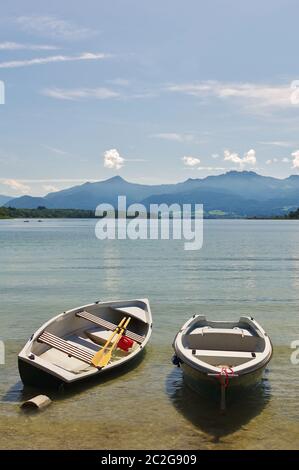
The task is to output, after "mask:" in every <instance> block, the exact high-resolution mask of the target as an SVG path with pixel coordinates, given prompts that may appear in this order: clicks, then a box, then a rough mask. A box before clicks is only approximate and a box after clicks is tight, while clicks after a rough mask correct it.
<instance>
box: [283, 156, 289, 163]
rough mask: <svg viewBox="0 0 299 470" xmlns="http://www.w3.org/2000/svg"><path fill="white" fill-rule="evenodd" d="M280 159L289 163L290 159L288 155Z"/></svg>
mask: <svg viewBox="0 0 299 470" xmlns="http://www.w3.org/2000/svg"><path fill="white" fill-rule="evenodd" d="M281 161H282V162H283V163H289V161H290V159H289V158H288V157H284V158H283V159H282V160H281Z"/></svg>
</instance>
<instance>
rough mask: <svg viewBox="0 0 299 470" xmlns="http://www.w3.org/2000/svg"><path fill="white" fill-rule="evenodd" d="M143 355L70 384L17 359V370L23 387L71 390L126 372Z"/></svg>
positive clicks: (142, 354) (142, 355) (140, 354)
mask: <svg viewBox="0 0 299 470" xmlns="http://www.w3.org/2000/svg"><path fill="white" fill-rule="evenodd" d="M144 354H145V349H144V350H141V351H140V353H139V354H138V355H137V356H134V357H132V358H130V359H129V360H128V361H127V362H125V363H123V364H121V365H119V366H117V367H115V368H114V369H106V370H105V369H102V370H98V371H97V372H96V373H95V374H94V375H91V376H86V377H83V378H80V379H79V380H74V381H72V382H66V381H64V380H63V379H62V378H61V377H57V376H55V375H53V374H52V373H51V372H48V371H46V370H43V369H40V368H39V367H36V366H35V365H33V364H31V363H29V362H27V361H24V360H23V359H21V358H18V368H19V374H20V377H21V380H22V382H23V384H24V386H28V387H34V388H39V389H44V390H50V389H52V390H59V389H73V388H75V387H78V386H80V385H81V384H82V385H83V384H87V383H89V382H96V383H98V382H100V381H103V380H104V379H108V378H110V377H114V376H117V375H120V374H123V373H125V372H128V371H129V370H130V369H131V368H132V367H135V366H136V365H138V363H139V362H140V361H142V359H143V357H144Z"/></svg>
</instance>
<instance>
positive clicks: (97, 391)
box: [0, 220, 299, 449]
mask: <svg viewBox="0 0 299 470" xmlns="http://www.w3.org/2000/svg"><path fill="white" fill-rule="evenodd" d="M94 227H95V220H47V221H43V222H42V223H38V221H36V220H33V221H30V222H29V223H24V222H23V221H22V220H12V221H0V243H1V251H0V266H1V270H0V299H1V303H0V311H1V327H0V339H1V340H2V341H4V342H5V348H6V363H5V365H0V374H1V375H0V447H1V448H30V449H40V448H50V449H51V448H63V449H73V448H85V449H90V448H98V449H125V448H130V449H138V448H141V449H142V448H147V449H151V448H153V449H279V448H287V449H299V406H298V395H299V365H297V366H296V365H292V364H291V362H290V356H291V353H292V349H291V348H290V343H291V342H292V341H294V340H299V222H297V221H254V220H252V221H249V220H248V221H246V220H209V221H205V222H204V244H203V248H202V249H201V250H199V251H184V249H183V242H182V241H147V240H145V241H130V240H123V241H99V240H97V238H96V237H95V234H94ZM138 297H139V298H142V297H148V298H149V300H150V304H151V308H152V314H153V319H154V330H153V334H152V338H151V341H150V343H149V345H148V347H147V351H146V354H145V357H144V358H143V360H142V361H141V362H140V363H139V364H138V365H137V366H136V368H133V369H130V370H128V371H127V372H126V373H124V374H123V375H121V376H118V377H114V378H110V379H109V380H105V381H104V382H103V383H100V382H99V383H96V384H93V385H92V386H91V387H88V388H78V389H77V390H76V391H75V392H73V393H66V394H60V395H56V396H54V397H53V398H54V402H53V404H52V405H51V406H50V407H49V408H47V409H46V410H45V411H44V412H42V413H40V414H38V415H31V416H28V415H24V414H23V412H21V411H20V409H19V405H20V403H21V402H22V401H23V400H24V399H25V398H26V397H27V394H28V393H29V394H31V395H32V394H33V393H35V392H34V391H33V392H32V391H29V392H26V393H24V392H23V387H22V383H21V382H20V379H19V376H18V369H17V361H16V357H17V354H18V352H19V350H20V349H21V347H22V346H23V344H24V343H25V341H26V340H27V338H28V337H29V336H30V335H31V333H32V332H33V331H35V330H36V329H37V328H38V327H39V326H40V325H41V324H42V323H43V322H45V321H46V320H47V319H49V318H51V317H52V316H54V315H56V314H57V313H60V312H62V311H64V310H66V309H70V308H72V307H75V306H78V305H83V304H85V303H91V302H93V301H95V300H99V299H102V300H109V299H129V298H138ZM194 313H200V314H205V315H206V316H207V317H208V318H211V319H226V318H228V319H238V318H239V316H240V315H250V316H254V317H255V318H256V319H257V320H258V321H259V322H260V323H261V324H262V326H263V327H264V328H265V329H266V331H267V332H268V333H269V335H270V336H271V339H272V342H273V344H274V357H273V359H272V361H271V363H270V365H269V369H268V371H267V373H266V376H265V379H264V380H263V383H262V384H261V386H260V387H258V388H257V389H256V390H255V391H251V392H250V393H247V394H245V395H242V396H240V397H239V399H237V400H235V401H233V402H232V403H230V404H229V407H228V411H227V413H226V415H224V416H223V415H220V414H219V410H218V406H217V404H215V403H214V402H212V401H209V400H207V399H206V398H203V397H200V396H199V395H196V394H194V393H193V392H191V391H190V390H189V389H188V388H186V386H185V385H184V382H183V380H182V376H181V371H180V369H177V368H174V367H173V366H172V364H171V356H172V348H171V342H172V340H173V337H174V335H175V334H176V332H177V330H178V329H179V327H180V326H181V325H182V323H183V322H185V320H186V319H187V318H189V317H190V316H191V315H193V314H194ZM50 396H52V395H50Z"/></svg>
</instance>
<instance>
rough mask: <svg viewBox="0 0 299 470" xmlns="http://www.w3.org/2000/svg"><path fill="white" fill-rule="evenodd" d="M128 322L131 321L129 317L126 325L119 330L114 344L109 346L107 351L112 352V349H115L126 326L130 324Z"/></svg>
mask: <svg viewBox="0 0 299 470" xmlns="http://www.w3.org/2000/svg"><path fill="white" fill-rule="evenodd" d="M130 320H131V317H129V318H128V319H127V321H126V323H125V324H124V326H123V327H122V328H121V330H120V332H119V333H118V335H117V338H116V340H115V341H114V343H113V344H112V345H111V346H110V348H109V351H111V352H112V351H113V350H114V349H116V347H117V344H118V342H119V340H120V338H121V337H122V335H123V334H124V332H125V330H126V328H127V326H128V324H129V323H130Z"/></svg>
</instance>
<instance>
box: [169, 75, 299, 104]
mask: <svg viewBox="0 0 299 470" xmlns="http://www.w3.org/2000/svg"><path fill="white" fill-rule="evenodd" d="M166 90H167V91H171V92H176V93H184V94H187V95H191V96H195V97H199V98H205V97H216V98H218V99H221V100H228V99H235V100H243V101H244V102H245V103H246V104H247V105H250V104H251V105H253V106H256V107H259V108H261V107H279V108H283V107H291V106H293V104H292V102H291V89H290V86H289V84H288V85H267V84H259V83H224V82H218V81H203V82H194V83H183V84H178V85H175V84H174V85H169V86H167V87H166Z"/></svg>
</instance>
